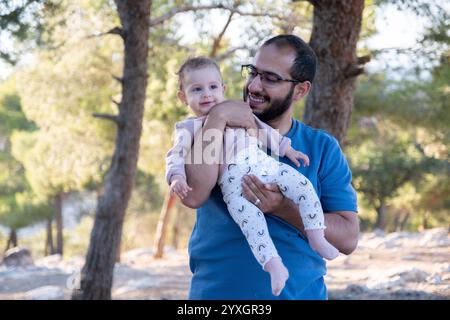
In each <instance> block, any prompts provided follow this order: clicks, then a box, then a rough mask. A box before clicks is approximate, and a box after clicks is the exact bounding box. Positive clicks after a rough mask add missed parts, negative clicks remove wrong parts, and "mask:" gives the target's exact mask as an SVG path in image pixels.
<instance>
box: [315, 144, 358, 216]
mask: <svg viewBox="0 0 450 320" xmlns="http://www.w3.org/2000/svg"><path fill="white" fill-rule="evenodd" d="M327 142H328V143H327V144H325V151H324V153H323V158H322V163H321V165H320V168H319V176H318V178H319V180H318V181H319V184H320V201H321V203H322V207H323V210H324V212H334V211H354V212H358V205H357V197H356V192H355V189H354V188H353V186H352V173H351V171H350V167H349V165H348V162H347V159H346V158H345V155H344V153H343V152H342V150H341V148H340V146H339V143H338V142H337V140H336V139H335V138H334V137H330V138H329V141H327Z"/></svg>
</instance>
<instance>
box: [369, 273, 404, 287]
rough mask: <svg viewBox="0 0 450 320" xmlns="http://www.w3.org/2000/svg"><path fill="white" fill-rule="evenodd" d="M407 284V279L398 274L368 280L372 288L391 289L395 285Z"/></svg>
mask: <svg viewBox="0 0 450 320" xmlns="http://www.w3.org/2000/svg"><path fill="white" fill-rule="evenodd" d="M404 285H405V280H403V279H402V278H401V277H399V276H396V277H393V278H390V279H380V280H371V281H368V282H367V288H368V289H370V290H391V289H393V288H395V287H402V286H404Z"/></svg>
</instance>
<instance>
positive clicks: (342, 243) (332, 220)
mask: <svg viewBox="0 0 450 320" xmlns="http://www.w3.org/2000/svg"><path fill="white" fill-rule="evenodd" d="M273 214H274V215H276V216H278V217H280V218H281V219H283V220H285V221H286V222H288V223H289V224H291V225H292V226H294V227H295V228H297V229H298V230H299V231H300V232H301V233H302V234H305V228H304V226H303V222H302V219H301V217H300V212H299V209H298V206H297V205H296V204H295V203H294V202H293V201H291V200H290V199H288V198H285V197H283V200H282V204H281V205H280V206H279V207H278V208H276V209H275V211H274V212H273ZM324 216H325V225H326V227H327V228H326V229H325V238H326V239H327V240H328V241H329V242H330V243H331V244H332V245H334V246H335V247H336V248H337V249H338V250H339V251H340V252H341V253H343V254H346V255H348V254H351V253H352V252H353V251H355V249H356V247H357V245H358V235H359V219H358V214H357V213H356V212H352V211H336V212H329V213H325V214H324Z"/></svg>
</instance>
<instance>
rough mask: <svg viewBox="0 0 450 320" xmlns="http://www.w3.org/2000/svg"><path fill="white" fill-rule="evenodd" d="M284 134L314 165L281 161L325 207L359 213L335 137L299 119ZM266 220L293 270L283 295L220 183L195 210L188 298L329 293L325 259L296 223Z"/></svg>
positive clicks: (302, 296)
mask: <svg viewBox="0 0 450 320" xmlns="http://www.w3.org/2000/svg"><path fill="white" fill-rule="evenodd" d="M286 136H287V137H289V138H290V139H291V140H292V147H293V148H294V149H296V150H299V151H302V152H304V153H306V154H307V155H308V156H309V159H310V165H309V166H308V167H306V168H305V167H303V166H302V167H300V168H297V167H296V166H295V165H294V164H293V163H292V162H291V161H290V160H289V159H287V158H281V159H280V161H281V162H284V163H287V164H289V165H291V166H292V167H294V168H296V169H298V171H300V172H301V173H302V174H303V175H305V176H306V177H308V179H309V180H310V181H311V183H312V184H313V186H314V188H315V190H316V192H317V194H318V196H319V198H320V200H321V203H322V207H323V210H324V212H333V211H355V212H357V201H356V193H355V191H354V189H353V187H352V186H351V180H352V175H351V172H350V169H349V167H348V163H347V160H346V159H345V157H344V154H343V153H342V151H341V149H340V147H339V144H338V142H337V140H336V139H335V138H334V137H332V136H331V135H329V134H328V133H326V132H325V131H322V130H318V129H313V128H311V127H309V126H307V125H305V124H303V123H302V122H300V121H298V120H293V124H292V128H291V129H290V130H289V132H288V133H287V134H286ZM266 221H267V225H268V229H269V232H270V235H271V237H272V239H273V241H274V244H275V246H276V248H277V250H278V253H279V255H280V256H281V258H282V259H283V262H284V264H285V265H286V267H287V269H288V270H289V279H288V281H287V282H286V286H285V288H284V289H283V291H282V292H281V295H280V296H278V297H275V296H273V295H272V291H271V286H270V276H269V273H267V272H265V271H264V270H262V268H261V266H260V265H259V264H258V262H257V261H256V259H255V257H254V256H253V254H252V252H251V250H250V247H249V245H248V243H247V241H246V239H245V237H244V235H243V234H242V232H241V230H240V229H239V226H238V225H237V224H236V223H235V222H234V221H233V219H232V217H231V215H230V214H229V212H228V210H227V206H226V204H225V203H224V201H223V199H222V192H221V190H220V188H219V187H218V186H217V185H216V186H215V187H214V189H213V190H212V192H211V196H210V197H209V198H208V200H207V201H206V202H205V203H204V204H203V206H202V207H200V208H199V209H198V210H197V220H196V223H195V226H194V229H193V231H192V235H191V238H190V241H189V248H188V249H189V258H190V262H189V263H190V269H191V272H192V273H193V277H192V281H191V286H190V290H189V299H195V300H198V299H210V300H212V299H223V300H230V299H245V300H259V299H326V298H327V290H326V286H325V283H324V279H323V276H324V275H325V274H326V265H325V261H324V260H323V259H322V258H321V257H320V256H319V255H318V254H317V253H316V252H315V251H313V250H312V249H311V247H310V246H309V245H308V243H307V240H306V239H305V238H304V237H303V235H302V234H301V233H300V232H299V231H298V230H297V229H296V228H294V227H293V226H292V225H290V224H288V223H287V222H285V221H284V220H282V219H280V218H278V217H276V216H273V215H266Z"/></svg>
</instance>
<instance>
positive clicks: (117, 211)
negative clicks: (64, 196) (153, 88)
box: [72, 0, 151, 300]
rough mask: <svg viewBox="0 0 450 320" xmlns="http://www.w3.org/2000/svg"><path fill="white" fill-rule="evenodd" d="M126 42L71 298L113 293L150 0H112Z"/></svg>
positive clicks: (138, 124) (138, 121)
mask: <svg viewBox="0 0 450 320" xmlns="http://www.w3.org/2000/svg"><path fill="white" fill-rule="evenodd" d="M115 2H116V5H117V11H118V13H119V17H120V21H121V24H122V28H121V29H120V28H117V29H118V30H119V31H118V34H120V36H121V37H122V38H123V39H124V43H125V58H124V59H125V63H124V70H123V78H122V101H121V102H120V104H119V110H120V111H119V115H118V117H117V123H118V128H117V135H116V147H115V150H114V155H113V158H112V163H111V166H110V168H109V170H108V173H107V174H106V176H105V181H104V184H103V192H102V194H101V195H100V197H99V200H98V204H97V209H96V216H95V221H94V227H93V229H92V233H91V240H90V244H89V250H88V253H87V256H86V262H85V265H84V267H83V269H82V271H81V287H80V289H79V290H75V291H74V292H73V294H72V299H82V300H97V299H100V300H104V299H111V286H112V283H113V270H114V262H115V260H116V256H117V250H118V248H119V244H120V238H121V236H122V227H123V221H124V216H125V210H126V208H127V205H128V201H129V199H130V197H131V192H132V187H133V184H134V178H135V173H136V166H137V160H138V154H139V142H140V138H141V131H142V116H143V111H144V101H145V94H146V87H147V55H148V36H149V27H150V26H149V22H150V7H151V1H150V0H116V1H115Z"/></svg>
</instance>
